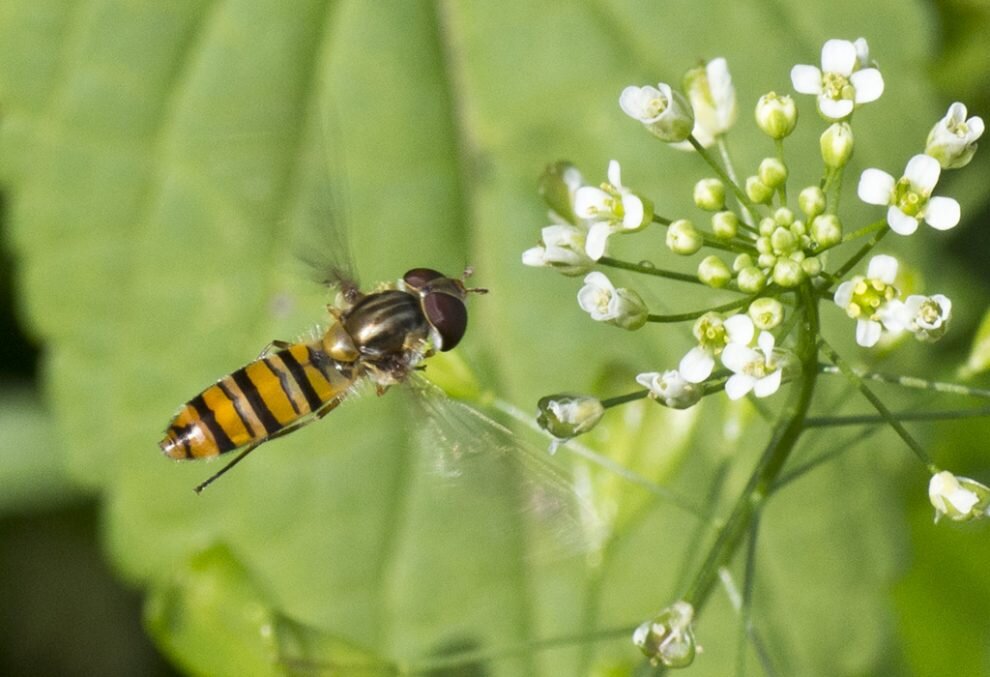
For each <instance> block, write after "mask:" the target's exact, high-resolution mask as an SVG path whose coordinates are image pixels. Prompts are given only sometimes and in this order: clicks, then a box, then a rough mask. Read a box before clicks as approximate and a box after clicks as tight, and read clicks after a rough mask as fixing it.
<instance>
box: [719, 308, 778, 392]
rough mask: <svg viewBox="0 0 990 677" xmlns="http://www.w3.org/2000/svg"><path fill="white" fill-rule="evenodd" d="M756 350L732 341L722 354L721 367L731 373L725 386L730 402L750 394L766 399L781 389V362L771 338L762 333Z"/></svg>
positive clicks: (768, 334)
mask: <svg viewBox="0 0 990 677" xmlns="http://www.w3.org/2000/svg"><path fill="white" fill-rule="evenodd" d="M747 319H748V318H747ZM757 346H758V348H751V347H750V346H749V345H748V342H746V343H742V342H739V343H737V342H734V341H733V342H730V343H729V344H728V345H726V346H725V350H723V351H722V364H724V365H725V366H726V368H727V369H729V370H730V371H732V372H733V374H732V376H730V377H729V380H728V381H726V383H725V394H726V395H728V396H729V399H731V400H738V399H739V398H741V397H745V396H746V395H747V394H748V393H749V392H750V391H752V392H753V394H754V395H756V397H768V396H770V395H773V394H774V393H775V392H777V390H778V389H779V388H780V383H781V380H782V378H783V366H784V360H783V359H780V358H781V355H780V354H779V353H778V352H777V351H775V350H774V337H773V334H771V333H770V332H768V331H761V332H760V336H759V338H757Z"/></svg>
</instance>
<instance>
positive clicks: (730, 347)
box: [722, 343, 763, 373]
mask: <svg viewBox="0 0 990 677" xmlns="http://www.w3.org/2000/svg"><path fill="white" fill-rule="evenodd" d="M753 362H763V356H762V355H760V353H758V352H756V351H755V350H753V349H752V348H750V347H748V346H745V345H743V344H742V343H729V344H727V345H726V346H725V349H724V350H723V351H722V364H724V365H725V367H726V369H730V370H732V371H734V372H737V373H738V372H741V371H744V370H745V369H746V367H747V366H748V365H749V364H751V363H753Z"/></svg>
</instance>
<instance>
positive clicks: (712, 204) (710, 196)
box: [694, 178, 725, 212]
mask: <svg viewBox="0 0 990 677" xmlns="http://www.w3.org/2000/svg"><path fill="white" fill-rule="evenodd" d="M694 203H695V204H696V205H698V207H699V208H701V209H704V210H705V211H708V212H717V211H718V210H719V209H722V208H723V207H725V184H724V183H722V182H721V181H720V180H719V179H711V178H709V179H701V180H700V181H698V183H696V184H694Z"/></svg>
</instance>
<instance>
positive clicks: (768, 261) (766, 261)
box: [756, 253, 777, 269]
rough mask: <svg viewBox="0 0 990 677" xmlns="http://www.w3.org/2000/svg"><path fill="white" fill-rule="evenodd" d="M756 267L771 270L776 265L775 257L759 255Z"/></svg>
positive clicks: (771, 254) (769, 254) (773, 255)
mask: <svg viewBox="0 0 990 677" xmlns="http://www.w3.org/2000/svg"><path fill="white" fill-rule="evenodd" d="M756 265H758V266H759V267H760V268H766V269H769V268H773V267H774V266H775V265H777V255H776V254H773V253H767V254H760V255H759V257H757V259H756Z"/></svg>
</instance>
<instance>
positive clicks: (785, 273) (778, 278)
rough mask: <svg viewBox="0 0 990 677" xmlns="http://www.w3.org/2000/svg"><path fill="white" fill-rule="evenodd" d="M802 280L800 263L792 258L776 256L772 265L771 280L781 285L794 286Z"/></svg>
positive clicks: (802, 273)
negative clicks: (775, 260) (775, 261)
mask: <svg viewBox="0 0 990 677" xmlns="http://www.w3.org/2000/svg"><path fill="white" fill-rule="evenodd" d="M802 280H804V271H803V270H802V269H801V264H800V263H798V262H797V261H794V260H792V259H785V258H778V259H777V263H775V264H774V266H773V281H774V282H776V283H777V284H779V285H780V286H781V287H787V288H791V287H796V286H798V285H799V284H801V282H802Z"/></svg>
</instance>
